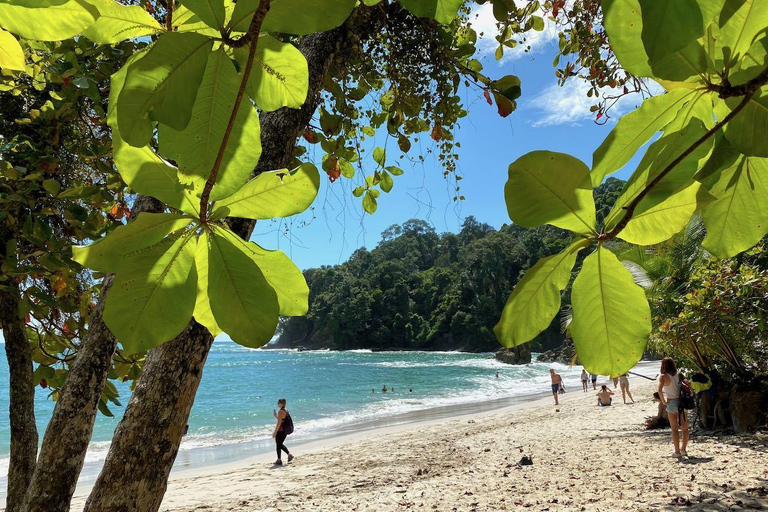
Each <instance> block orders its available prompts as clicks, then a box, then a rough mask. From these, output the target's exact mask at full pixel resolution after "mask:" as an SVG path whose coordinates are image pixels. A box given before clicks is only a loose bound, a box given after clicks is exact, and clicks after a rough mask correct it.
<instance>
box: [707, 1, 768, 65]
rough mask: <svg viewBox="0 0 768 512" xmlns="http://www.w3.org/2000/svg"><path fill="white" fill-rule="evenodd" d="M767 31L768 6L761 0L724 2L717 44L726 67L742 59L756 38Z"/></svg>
mask: <svg viewBox="0 0 768 512" xmlns="http://www.w3.org/2000/svg"><path fill="white" fill-rule="evenodd" d="M766 31H768V5H766V4H765V2H764V1H763V0H726V1H725V4H724V5H723V9H722V11H721V12H720V34H719V40H718V44H719V46H720V48H721V49H722V51H723V54H724V55H723V57H724V59H725V63H726V65H727V66H728V67H732V66H733V63H735V62H736V61H738V60H739V59H741V58H742V57H744V55H745V54H746V53H747V52H748V51H749V49H750V47H751V46H752V44H753V43H754V42H755V40H756V39H757V37H758V36H759V35H761V34H764V33H765V32H766Z"/></svg>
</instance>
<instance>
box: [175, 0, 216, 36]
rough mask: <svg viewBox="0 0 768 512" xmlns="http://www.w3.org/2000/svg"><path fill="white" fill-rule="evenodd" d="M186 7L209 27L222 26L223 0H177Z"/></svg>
mask: <svg viewBox="0 0 768 512" xmlns="http://www.w3.org/2000/svg"><path fill="white" fill-rule="evenodd" d="M179 1H180V2H181V4H182V5H184V6H185V7H186V8H187V9H189V10H190V11H192V12H194V13H195V14H196V15H197V16H198V17H199V18H200V20H202V21H203V23H205V24H206V25H208V26H209V27H212V28H215V29H220V28H223V27H224V18H225V11H224V0H179Z"/></svg>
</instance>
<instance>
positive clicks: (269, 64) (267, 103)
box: [235, 34, 309, 112]
mask: <svg viewBox="0 0 768 512" xmlns="http://www.w3.org/2000/svg"><path fill="white" fill-rule="evenodd" d="M235 55H236V56H237V58H238V61H240V62H241V63H243V62H245V60H246V59H247V58H248V49H247V48H240V49H238V50H236V53H235ZM248 86H249V87H248V94H249V95H250V97H251V98H252V99H253V101H255V102H256V105H257V106H258V107H259V108H260V109H262V110H264V111H266V112H272V111H274V110H277V109H279V108H282V107H289V108H300V107H301V106H302V105H303V104H304V101H305V100H306V99H307V88H308V87H309V71H308V68H307V59H305V58H304V54H302V53H301V52H300V51H299V50H298V49H297V48H296V47H295V46H293V45H292V44H290V43H283V42H280V41H278V40H277V39H275V38H274V37H272V36H270V35H267V34H262V35H261V36H259V44H258V47H257V49H256V62H255V64H254V67H253V73H252V74H251V78H250V79H249V83H248Z"/></svg>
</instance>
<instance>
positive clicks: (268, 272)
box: [232, 237, 309, 316]
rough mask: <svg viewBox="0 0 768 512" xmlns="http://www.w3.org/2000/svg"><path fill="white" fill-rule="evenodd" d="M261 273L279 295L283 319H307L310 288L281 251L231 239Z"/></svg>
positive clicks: (278, 300) (238, 238)
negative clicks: (295, 317) (301, 317)
mask: <svg viewBox="0 0 768 512" xmlns="http://www.w3.org/2000/svg"><path fill="white" fill-rule="evenodd" d="M232 240H233V242H234V243H237V244H239V245H240V248H241V249H242V251H243V252H245V253H247V254H249V255H250V257H251V259H253V261H254V262H256V264H257V265H258V267H259V270H261V273H262V275H263V276H264V279H266V280H267V283H269V285H270V286H271V287H272V289H273V290H274V291H275V294H277V302H278V304H279V305H280V315H283V316H304V315H306V314H307V310H308V308H309V287H308V286H307V280H306V279H304V274H302V272H301V270H299V268H298V267H297V266H296V265H294V263H293V262H292V261H291V259H290V258H289V257H288V256H286V255H285V253H284V252H282V251H268V250H266V249H264V248H262V247H261V246H259V245H258V244H255V243H253V242H246V241H245V240H243V239H242V238H240V237H236V238H233V239H232Z"/></svg>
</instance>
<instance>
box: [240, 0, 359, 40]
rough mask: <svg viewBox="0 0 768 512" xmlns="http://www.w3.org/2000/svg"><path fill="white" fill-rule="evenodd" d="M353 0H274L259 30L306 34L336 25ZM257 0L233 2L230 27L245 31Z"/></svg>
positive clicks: (257, 2) (350, 7)
mask: <svg viewBox="0 0 768 512" xmlns="http://www.w3.org/2000/svg"><path fill="white" fill-rule="evenodd" d="M355 3H356V2H355V0H273V1H272V2H271V4H270V7H269V12H268V13H267V17H266V18H265V19H264V24H263V25H262V27H261V29H262V30H263V31H264V32H284V33H286V34H297V35H306V34H312V33H315V32H326V31H328V30H331V29H333V28H336V27H338V26H339V25H341V24H342V23H344V21H345V20H346V19H347V18H348V17H349V14H350V13H351V12H352V9H353V8H354V7H355ZM258 5H259V0H239V1H238V2H237V4H235V10H234V12H233V14H232V20H231V21H230V22H229V26H230V27H234V29H235V31H237V32H247V31H248V27H249V25H250V24H251V19H252V18H253V13H254V12H256V8H257V7H258Z"/></svg>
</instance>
